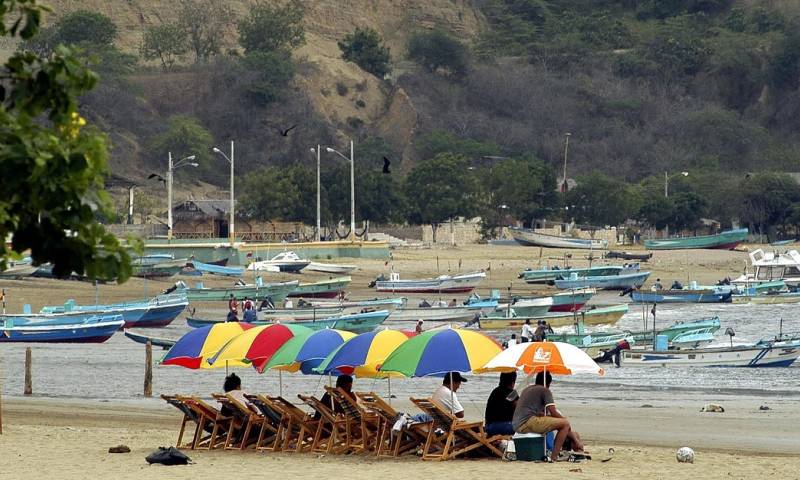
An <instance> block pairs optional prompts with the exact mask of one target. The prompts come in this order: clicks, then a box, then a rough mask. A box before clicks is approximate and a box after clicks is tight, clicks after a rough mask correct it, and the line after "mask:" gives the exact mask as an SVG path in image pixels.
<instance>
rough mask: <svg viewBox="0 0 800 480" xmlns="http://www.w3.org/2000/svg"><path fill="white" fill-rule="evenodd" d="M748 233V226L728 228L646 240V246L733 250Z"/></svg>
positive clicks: (674, 248) (673, 248) (651, 248)
mask: <svg viewBox="0 0 800 480" xmlns="http://www.w3.org/2000/svg"><path fill="white" fill-rule="evenodd" d="M747 234H748V230H747V229H746V228H739V229H736V230H726V231H724V232H720V233H718V234H716V235H701V236H697V237H675V238H661V239H653V240H645V241H644V246H645V248H646V249H648V250H687V249H693V248H711V249H721V250H733V249H734V248H736V246H737V245H739V244H740V243H742V242H743V241H744V240H745V239H746V238H747Z"/></svg>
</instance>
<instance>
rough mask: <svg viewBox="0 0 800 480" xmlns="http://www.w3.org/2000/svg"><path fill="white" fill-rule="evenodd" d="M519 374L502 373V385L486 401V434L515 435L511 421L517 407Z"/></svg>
mask: <svg viewBox="0 0 800 480" xmlns="http://www.w3.org/2000/svg"><path fill="white" fill-rule="evenodd" d="M516 383H517V372H510V373H501V374H500V384H499V385H498V386H497V387H495V389H494V390H492V393H491V394H490V395H489V399H488V400H487V401H486V434H487V435H489V436H492V435H514V427H513V426H512V425H511V419H512V417H513V416H514V409H515V408H516V406H517V398H518V397H517V392H516V390H514V385H515V384H516Z"/></svg>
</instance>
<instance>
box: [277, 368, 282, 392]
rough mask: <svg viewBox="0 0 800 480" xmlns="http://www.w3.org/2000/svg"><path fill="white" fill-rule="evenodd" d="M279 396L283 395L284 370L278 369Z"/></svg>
mask: <svg viewBox="0 0 800 480" xmlns="http://www.w3.org/2000/svg"><path fill="white" fill-rule="evenodd" d="M278 396H281V397H282V396H283V371H282V370H278Z"/></svg>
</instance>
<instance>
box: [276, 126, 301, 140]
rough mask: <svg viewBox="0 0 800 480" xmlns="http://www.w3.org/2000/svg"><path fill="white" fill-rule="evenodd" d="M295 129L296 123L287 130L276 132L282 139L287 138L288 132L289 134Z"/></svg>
mask: <svg viewBox="0 0 800 480" xmlns="http://www.w3.org/2000/svg"><path fill="white" fill-rule="evenodd" d="M295 128H297V124H296V123H295V124H294V125H292V126H291V127H289V128H287V129H286V130H283V129H280V128H279V129H278V131H280V132H281V136H282V137H288V136H289V132H291V131H292V130H294V129H295Z"/></svg>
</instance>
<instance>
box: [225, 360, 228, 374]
mask: <svg viewBox="0 0 800 480" xmlns="http://www.w3.org/2000/svg"><path fill="white" fill-rule="evenodd" d="M225 376H226V377H227V376H228V361H227V360H225Z"/></svg>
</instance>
